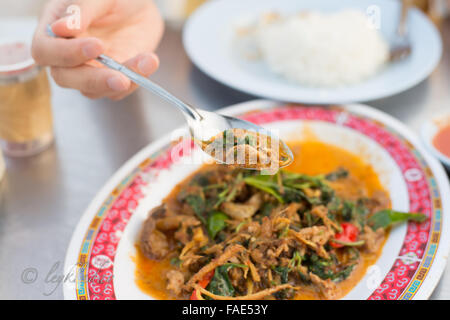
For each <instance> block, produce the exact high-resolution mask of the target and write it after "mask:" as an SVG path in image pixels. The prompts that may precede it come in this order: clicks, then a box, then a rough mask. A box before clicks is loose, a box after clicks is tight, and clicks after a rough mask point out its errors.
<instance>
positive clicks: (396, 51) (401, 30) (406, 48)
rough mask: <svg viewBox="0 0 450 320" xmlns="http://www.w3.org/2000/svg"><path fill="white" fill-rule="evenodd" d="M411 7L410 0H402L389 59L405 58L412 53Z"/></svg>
mask: <svg viewBox="0 0 450 320" xmlns="http://www.w3.org/2000/svg"><path fill="white" fill-rule="evenodd" d="M410 7H411V2H410V0H401V13H400V20H399V23H398V27H397V33H396V37H395V39H394V41H392V42H391V48H390V53H389V61H390V62H396V61H400V60H403V59H405V58H406V57H408V56H409V55H410V54H411V51H412V46H411V41H410V39H409V35H408V12H409V8H410Z"/></svg>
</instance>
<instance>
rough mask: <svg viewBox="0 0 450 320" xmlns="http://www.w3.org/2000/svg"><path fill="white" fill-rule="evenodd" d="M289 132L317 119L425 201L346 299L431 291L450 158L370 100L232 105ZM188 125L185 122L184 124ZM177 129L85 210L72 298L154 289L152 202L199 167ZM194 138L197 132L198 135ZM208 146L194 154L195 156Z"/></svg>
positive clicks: (443, 228)
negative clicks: (148, 273) (143, 237)
mask: <svg viewBox="0 0 450 320" xmlns="http://www.w3.org/2000/svg"><path fill="white" fill-rule="evenodd" d="M223 113H225V114H229V115H239V114H245V116H244V118H245V119H247V120H249V121H254V122H256V123H259V124H261V125H263V126H266V127H269V128H272V129H279V130H280V136H281V137H282V138H284V139H289V138H290V137H292V136H295V137H296V138H297V139H298V137H299V134H301V130H300V129H301V127H302V126H303V125H304V124H305V122H308V126H309V128H311V129H312V130H313V131H314V132H315V133H316V135H317V137H318V138H319V139H320V140H322V141H324V142H327V143H330V144H333V145H337V146H339V147H342V148H344V149H347V150H349V151H351V152H355V153H359V154H360V155H361V156H362V157H364V158H365V159H366V161H368V162H369V163H371V164H372V166H373V167H374V169H375V171H376V172H377V173H378V175H379V177H380V179H381V182H382V183H383V185H385V186H386V188H387V189H388V191H389V194H390V197H391V200H392V204H393V207H394V208H395V209H399V210H412V211H422V212H424V213H425V214H427V216H428V217H429V220H428V221H427V222H424V223H423V224H420V225H418V224H416V223H412V222H410V223H408V224H407V225H403V226H400V227H398V228H395V229H394V230H393V231H392V232H391V233H390V235H389V238H388V240H387V242H386V244H385V246H384V248H383V252H382V254H381V256H380V258H379V259H378V261H377V262H376V264H375V265H374V266H372V267H371V268H369V271H368V273H367V274H366V276H365V277H364V278H363V279H362V280H361V281H360V282H359V284H358V285H357V286H356V287H355V288H354V289H353V290H352V291H351V292H350V293H349V294H348V295H347V296H346V297H345V299H426V298H428V297H429V295H430V294H431V292H432V290H433V289H434V287H435V286H436V284H437V282H438V280H439V278H440V276H441V274H442V271H443V270H444V267H445V265H446V261H447V255H448V250H449V246H450V239H449V238H450V232H449V231H450V230H449V228H450V219H449V218H448V217H449V216H450V198H449V197H448V196H447V195H448V194H450V188H449V183H448V179H447V176H446V174H445V172H444V170H443V168H442V166H441V165H440V164H439V162H437V161H436V160H435V159H434V158H433V157H431V156H430V155H429V154H428V153H427V152H426V151H425V150H424V149H423V148H422V147H421V146H420V143H418V141H417V138H416V137H415V135H414V134H412V133H411V132H410V131H409V130H408V129H407V128H406V127H405V126H404V125H403V124H401V123H400V122H399V121H397V120H395V119H393V118H392V117H390V116H388V115H386V114H384V113H382V112H380V111H377V110H374V109H372V108H370V107H367V106H362V105H348V106H343V107H333V108H320V107H302V106H283V105H282V104H280V103H277V102H270V101H261V100H259V101H251V102H247V103H244V104H240V105H236V106H233V107H230V108H226V109H224V110H223ZM181 131H183V130H181ZM177 136H178V135H174V134H173V133H171V134H170V135H167V136H165V137H163V138H161V139H159V140H158V141H156V142H154V143H152V144H150V145H149V146H147V147H145V148H144V149H143V150H141V151H140V152H139V153H138V154H136V155H135V156H134V157H133V158H131V159H130V160H129V161H128V162H127V163H126V164H124V166H123V167H122V168H121V169H120V170H119V171H118V172H117V173H116V174H115V175H114V176H113V177H112V178H111V180H110V181H108V182H107V183H106V185H105V186H104V187H103V188H102V190H101V191H100V192H99V194H98V195H97V196H96V197H95V199H94V200H93V201H92V203H91V204H90V206H89V207H88V209H87V210H86V212H85V213H84V215H83V216H82V218H81V220H80V222H79V224H78V226H77V228H76V230H75V232H74V234H73V237H72V240H71V242H70V245H69V248H68V251H67V255H66V261H65V274H68V275H69V277H68V280H67V281H64V296H65V298H66V299H151V297H149V296H147V295H146V294H145V293H143V292H142V291H140V290H139V288H138V287H137V286H136V283H135V278H134V275H135V264H134V262H133V256H135V254H136V252H135V244H136V242H137V238H138V233H139V230H140V228H141V226H142V222H143V221H144V219H145V218H146V216H147V213H148V211H149V210H151V209H152V208H153V207H155V206H157V205H158V204H159V203H160V201H161V200H162V199H163V198H164V197H165V196H166V195H167V194H168V193H169V192H170V191H171V190H172V188H173V187H174V186H175V185H176V184H177V183H178V182H180V181H182V180H183V178H184V177H186V176H187V175H188V174H190V173H191V172H192V171H193V170H195V169H196V168H198V167H199V164H187V163H186V160H189V159H191V158H189V155H188V154H185V155H184V156H183V157H181V158H180V160H181V162H178V161H175V159H176V158H177V157H175V156H177V155H179V152H178V151H179V147H180V146H183V145H184V144H183V142H182V143H177V144H172V145H171V144H170V142H171V141H174V140H173V138H176V137H177ZM188 143H189V145H190V141H188ZM196 154H198V150H197V151H195V150H194V153H193V154H191V156H195V155H196Z"/></svg>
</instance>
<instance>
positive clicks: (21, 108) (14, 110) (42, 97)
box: [0, 41, 53, 157]
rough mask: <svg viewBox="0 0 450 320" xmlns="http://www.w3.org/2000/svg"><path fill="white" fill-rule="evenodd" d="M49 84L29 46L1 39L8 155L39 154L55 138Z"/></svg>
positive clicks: (0, 102)
mask: <svg viewBox="0 0 450 320" xmlns="http://www.w3.org/2000/svg"><path fill="white" fill-rule="evenodd" d="M50 98H51V94H50V85H49V82H48V78H47V72H46V70H45V68H43V67H41V66H38V65H36V63H35V62H34V60H33V59H32V57H31V53H30V46H29V45H28V44H27V43H26V42H22V41H0V146H1V148H2V149H3V152H4V153H5V155H8V156H13V157H23V156H30V155H33V154H36V153H38V152H40V151H42V150H44V149H45V148H46V147H48V146H49V145H50V144H51V143H52V141H53V123H52V110H51V99H50Z"/></svg>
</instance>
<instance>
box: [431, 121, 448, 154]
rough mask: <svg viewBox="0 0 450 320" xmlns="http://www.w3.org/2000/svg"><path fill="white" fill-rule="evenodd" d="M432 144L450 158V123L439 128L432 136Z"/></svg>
mask: <svg viewBox="0 0 450 320" xmlns="http://www.w3.org/2000/svg"><path fill="white" fill-rule="evenodd" d="M433 146H434V147H435V148H436V149H437V150H438V151H439V152H440V153H442V154H443V155H444V156H446V157H447V158H449V159H450V124H448V125H446V126H444V127H442V128H439V131H438V133H437V134H436V135H435V136H434V138H433Z"/></svg>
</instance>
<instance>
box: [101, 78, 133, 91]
mask: <svg viewBox="0 0 450 320" xmlns="http://www.w3.org/2000/svg"><path fill="white" fill-rule="evenodd" d="M106 82H107V83H108V87H110V88H111V90H114V91H125V90H127V89H128V87H127V85H126V84H125V82H124V81H123V80H122V78H121V77H120V76H112V77H110V78H108V80H106Z"/></svg>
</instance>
